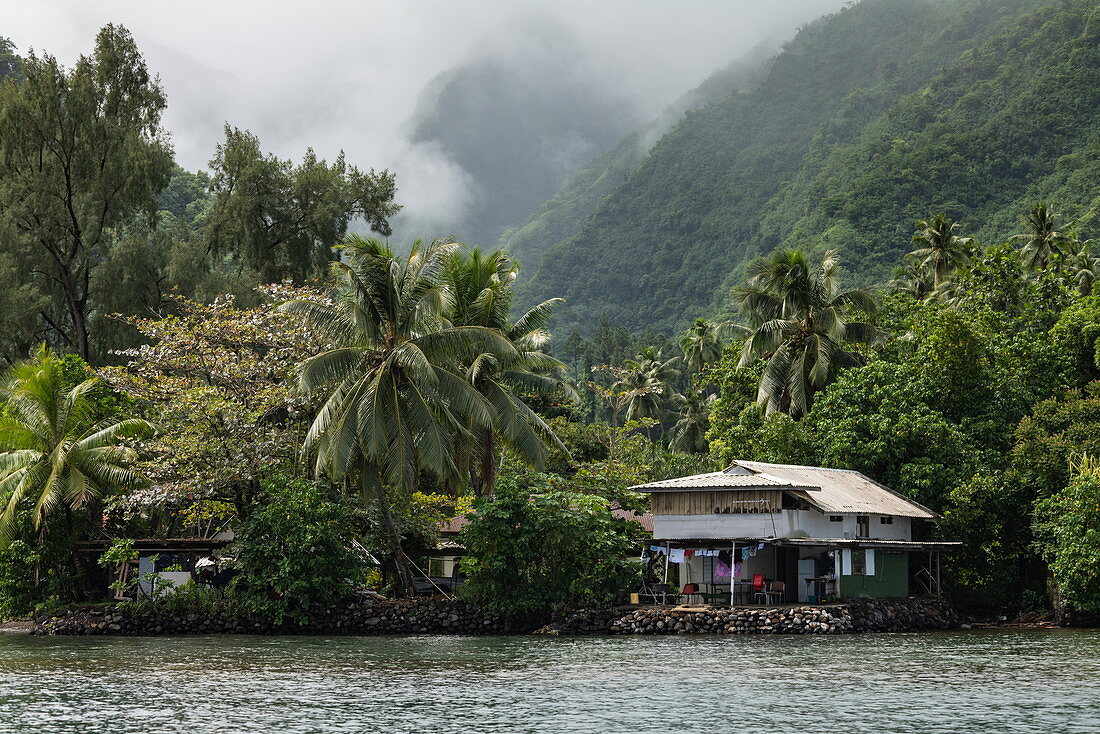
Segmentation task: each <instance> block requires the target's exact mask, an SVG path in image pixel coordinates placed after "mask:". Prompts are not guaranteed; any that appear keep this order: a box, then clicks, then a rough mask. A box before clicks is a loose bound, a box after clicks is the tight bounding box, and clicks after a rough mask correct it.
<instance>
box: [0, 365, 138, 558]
mask: <svg viewBox="0 0 1100 734" xmlns="http://www.w3.org/2000/svg"><path fill="white" fill-rule="evenodd" d="M69 384H71V383H67V382H66V380H65V377H64V374H63V369H62V363H61V360H59V359H58V358H57V357H56V356H54V355H53V354H52V353H51V352H50V351H49V350H48V349H46V347H45V346H42V347H41V348H40V349H39V350H38V351H37V353H36V354H35V355H34V356H33V358H32V359H30V360H28V361H26V362H23V363H21V364H18V365H16V366H15V367H13V368H12V369H11V371H10V372H9V373H8V378H7V383H6V385H5V386H4V387H3V389H2V390H0V396H2V397H3V398H4V400H5V402H6V405H7V410H6V411H5V412H4V414H3V415H2V416H0V451H2V453H0V497H2V496H6V497H7V505H6V507H5V508H4V511H3V513H2V514H0V544H2V545H5V546H6V545H7V544H8V543H10V542H11V540H12V539H13V538H14V537H15V535H16V533H17V531H18V519H17V518H18V511H19V507H20V505H21V504H22V503H23V502H24V500H33V502H34V508H33V510H32V512H31V519H32V521H33V523H34V527H35V528H36V529H37V530H39V531H40V532H41V533H44V532H45V524H46V521H47V520H48V519H49V518H50V516H51V515H52V514H53V513H54V512H55V511H56V510H58V509H59V508H65V510H66V514H67V515H71V513H72V512H73V511H85V510H90V509H91V508H92V506H93V505H94V504H95V502H97V501H98V500H99V499H100V498H101V497H102V496H103V495H104V494H107V493H109V492H112V491H116V490H121V489H128V488H131V487H135V486H138V485H139V484H141V483H142V482H143V481H144V479H143V477H142V476H141V475H140V474H139V473H138V472H137V471H135V470H134V469H133V468H132V466H131V465H132V463H133V462H134V460H135V459H136V458H137V454H136V452H135V451H134V450H133V449H132V448H130V447H127V446H125V445H124V444H123V443H122V442H123V440H124V439H126V438H131V437H137V436H144V435H148V434H150V433H152V432H153V430H154V429H153V426H152V424H150V423H149V422H147V421H143V420H139V419H136V418H131V419H127V420H121V421H117V420H114V419H105V420H104V419H100V417H99V416H97V415H96V408H95V404H94V402H93V401H92V400H91V396H92V393H93V390H94V389H95V388H96V387H97V386H99V385H101V384H102V383H101V382H100V380H99V378H95V377H93V378H91V379H89V380H85V381H84V382H81V383H80V384H79V385H76V386H75V387H72V388H71V389H70V388H69V387H68V386H69Z"/></svg>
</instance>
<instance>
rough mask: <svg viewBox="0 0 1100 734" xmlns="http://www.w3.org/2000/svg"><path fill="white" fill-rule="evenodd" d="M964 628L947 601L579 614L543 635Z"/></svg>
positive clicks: (555, 624) (871, 601)
mask: <svg viewBox="0 0 1100 734" xmlns="http://www.w3.org/2000/svg"><path fill="white" fill-rule="evenodd" d="M958 625H959V617H958V615H957V614H956V613H955V610H954V608H952V606H951V605H950V604H949V603H948V602H946V601H945V600H942V599H861V600H855V601H851V602H847V603H843V604H830V605H813V606H811V605H800V606H776V607H732V608H723V607H680V608H668V607H647V608H643V609H636V610H634V611H632V612H629V613H627V614H625V615H619V616H615V615H611V616H609V615H608V614H607V613H606V612H576V613H574V614H572V615H569V616H568V617H566V618H565V619H563V620H559V621H556V622H552V623H551V624H549V625H546V626H545V627H543V628H542V629H540V630H538V631H539V632H540V633H543V634H601V633H610V634H621V635H691V634H733V635H753V634H756V635H769V634H770V635H782V634H786V635H808V634H818V635H820V634H833V635H835V634H844V633H850V632H913V631H919V630H930V629H950V628H952V627H957V626H958Z"/></svg>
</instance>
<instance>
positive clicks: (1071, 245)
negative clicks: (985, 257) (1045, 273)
mask: <svg viewBox="0 0 1100 734" xmlns="http://www.w3.org/2000/svg"><path fill="white" fill-rule="evenodd" d="M1020 218H1021V219H1022V220H1023V222H1024V224H1025V225H1026V226H1027V229H1028V231H1027V232H1026V233H1024V234H1018V235H1014V236H1013V237H1012V239H1013V240H1021V241H1022V242H1023V243H1024V244H1023V247H1022V248H1021V249H1020V255H1021V257H1022V260H1023V263H1024V267H1025V268H1027V269H1028V270H1031V271H1033V272H1034V271H1037V270H1044V269H1046V268H1047V267H1048V266H1049V265H1050V264H1051V263H1052V262H1054V261H1055V260H1060V259H1062V258H1064V257H1066V256H1067V255H1072V254H1076V252H1077V247H1076V246H1077V245H1078V244H1079V243H1078V241H1077V238H1076V237H1075V236H1074V235H1073V234H1071V233H1070V232H1067V231H1066V229H1067V228H1069V227H1072V226H1073V222H1069V223H1067V224H1066V225H1065V227H1061V226H1059V223H1058V220H1059V218H1060V217H1059V216H1058V214H1057V213H1056V212H1055V211H1054V207H1052V206H1051V205H1050V204H1049V203H1048V202H1045V201H1040V202H1039V203H1038V204H1036V205H1035V206H1033V207H1032V208H1031V209H1029V210H1028V211H1027V213H1025V214H1024V215H1023V216H1022V217H1020Z"/></svg>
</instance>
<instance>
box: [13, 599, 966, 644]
mask: <svg viewBox="0 0 1100 734" xmlns="http://www.w3.org/2000/svg"><path fill="white" fill-rule="evenodd" d="M958 621H959V620H958V616H957V615H956V614H955V611H954V609H952V608H951V605H950V604H948V603H947V602H946V601H943V600H940V599H896V600H892V599H867V600H857V601H852V602H848V603H844V604H832V605H825V606H808V605H803V606H791V607H733V608H723V607H691V608H683V609H678V608H674V607H643V608H637V609H634V608H629V609H627V608H621V607H620V608H618V609H613V610H599V611H593V610H582V611H577V612H573V613H570V614H567V615H562V616H561V617H559V618H557V619H555V620H554V621H552V622H551V623H550V624H547V625H545V626H543V627H540V628H539V629H537V630H535V631H536V632H537V633H541V634H561V635H584V634H626V635H642V634H649V635H674V634H683V635H690V634H842V633H846V632H907V631H913V630H925V629H947V628H950V627H955V626H957V625H958ZM534 627H535V625H533V624H524V623H505V622H502V621H500V620H493V619H489V618H487V617H485V616H484V615H483V614H481V613H480V612H478V611H477V610H476V609H474V608H472V607H470V606H469V605H467V604H464V603H463V602H460V601H439V600H409V601H383V600H364V601H359V602H355V603H350V604H345V605H342V606H339V607H335V608H333V609H330V610H328V611H327V612H326V613H324V614H320V615H317V616H315V617H313V618H312V619H310V620H308V621H307V622H305V623H302V624H297V623H286V624H280V625H275V624H272V623H270V622H267V621H264V620H262V619H260V618H257V617H249V616H241V615H235V614H229V613H219V612H213V613H197V612H196V613H186V612H165V611H164V610H157V609H150V608H142V607H136V608H131V607H124V606H122V607H102V606H99V607H80V608H74V609H69V610H67V611H66V612H63V613H61V614H58V615H56V616H53V617H48V618H44V619H40V620H37V621H36V623H35V625H34V627H33V629H32V630H31V632H32V634H36V635H187V634H261V635H271V634H347V635H417V634H434V635H439V634H451V635H494V634H524V633H528V632H531V631H532V630H533V629H534Z"/></svg>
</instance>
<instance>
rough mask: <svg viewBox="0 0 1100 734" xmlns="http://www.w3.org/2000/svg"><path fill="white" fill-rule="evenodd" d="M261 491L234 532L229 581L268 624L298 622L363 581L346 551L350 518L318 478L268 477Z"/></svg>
mask: <svg viewBox="0 0 1100 734" xmlns="http://www.w3.org/2000/svg"><path fill="white" fill-rule="evenodd" d="M264 489H265V490H266V492H267V497H265V500H264V502H262V503H261V504H260V506H259V507H258V509H257V510H256V512H254V513H252V515H251V516H249V518H248V520H246V521H245V522H243V523H241V525H240V528H239V530H238V536H237V547H238V549H239V550H238V556H237V569H238V570H239V571H240V575H239V576H238V577H236V578H235V579H234V581H233V583H234V584H236V585H238V586H239V587H241V588H242V589H243V594H244V596H245V598H246V599H247V603H248V605H249V607H250V608H251V609H252V611H254V612H256V613H258V614H261V615H263V616H264V617H266V618H269V619H272V620H274V621H275V622H276V623H281V622H283V621H294V622H305V621H307V620H308V619H309V615H310V613H312V612H316V611H318V610H319V609H323V608H324V607H325V606H327V605H331V604H334V603H336V602H339V601H342V600H344V599H345V598H347V596H348V595H349V594H351V592H352V591H353V590H354V588H355V586H356V584H358V583H359V582H361V581H362V579H363V576H364V574H365V571H366V569H365V565H364V559H363V558H362V557H361V556H360V555H359V554H357V553H356V552H355V551H354V550H353V549H352V542H353V540H354V539H355V538H356V537H357V535H358V534H359V533H358V531H357V521H356V516H355V513H354V512H353V510H352V509H351V508H350V507H349V506H348V505H347V504H346V502H344V501H343V500H341V499H340V497H339V494H338V493H337V492H336V491H335V489H334V488H333V487H331V486H329V485H325V484H322V483H320V482H310V481H306V480H302V479H282V480H279V479H274V480H272V481H269V482H266V483H265V486H264Z"/></svg>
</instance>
